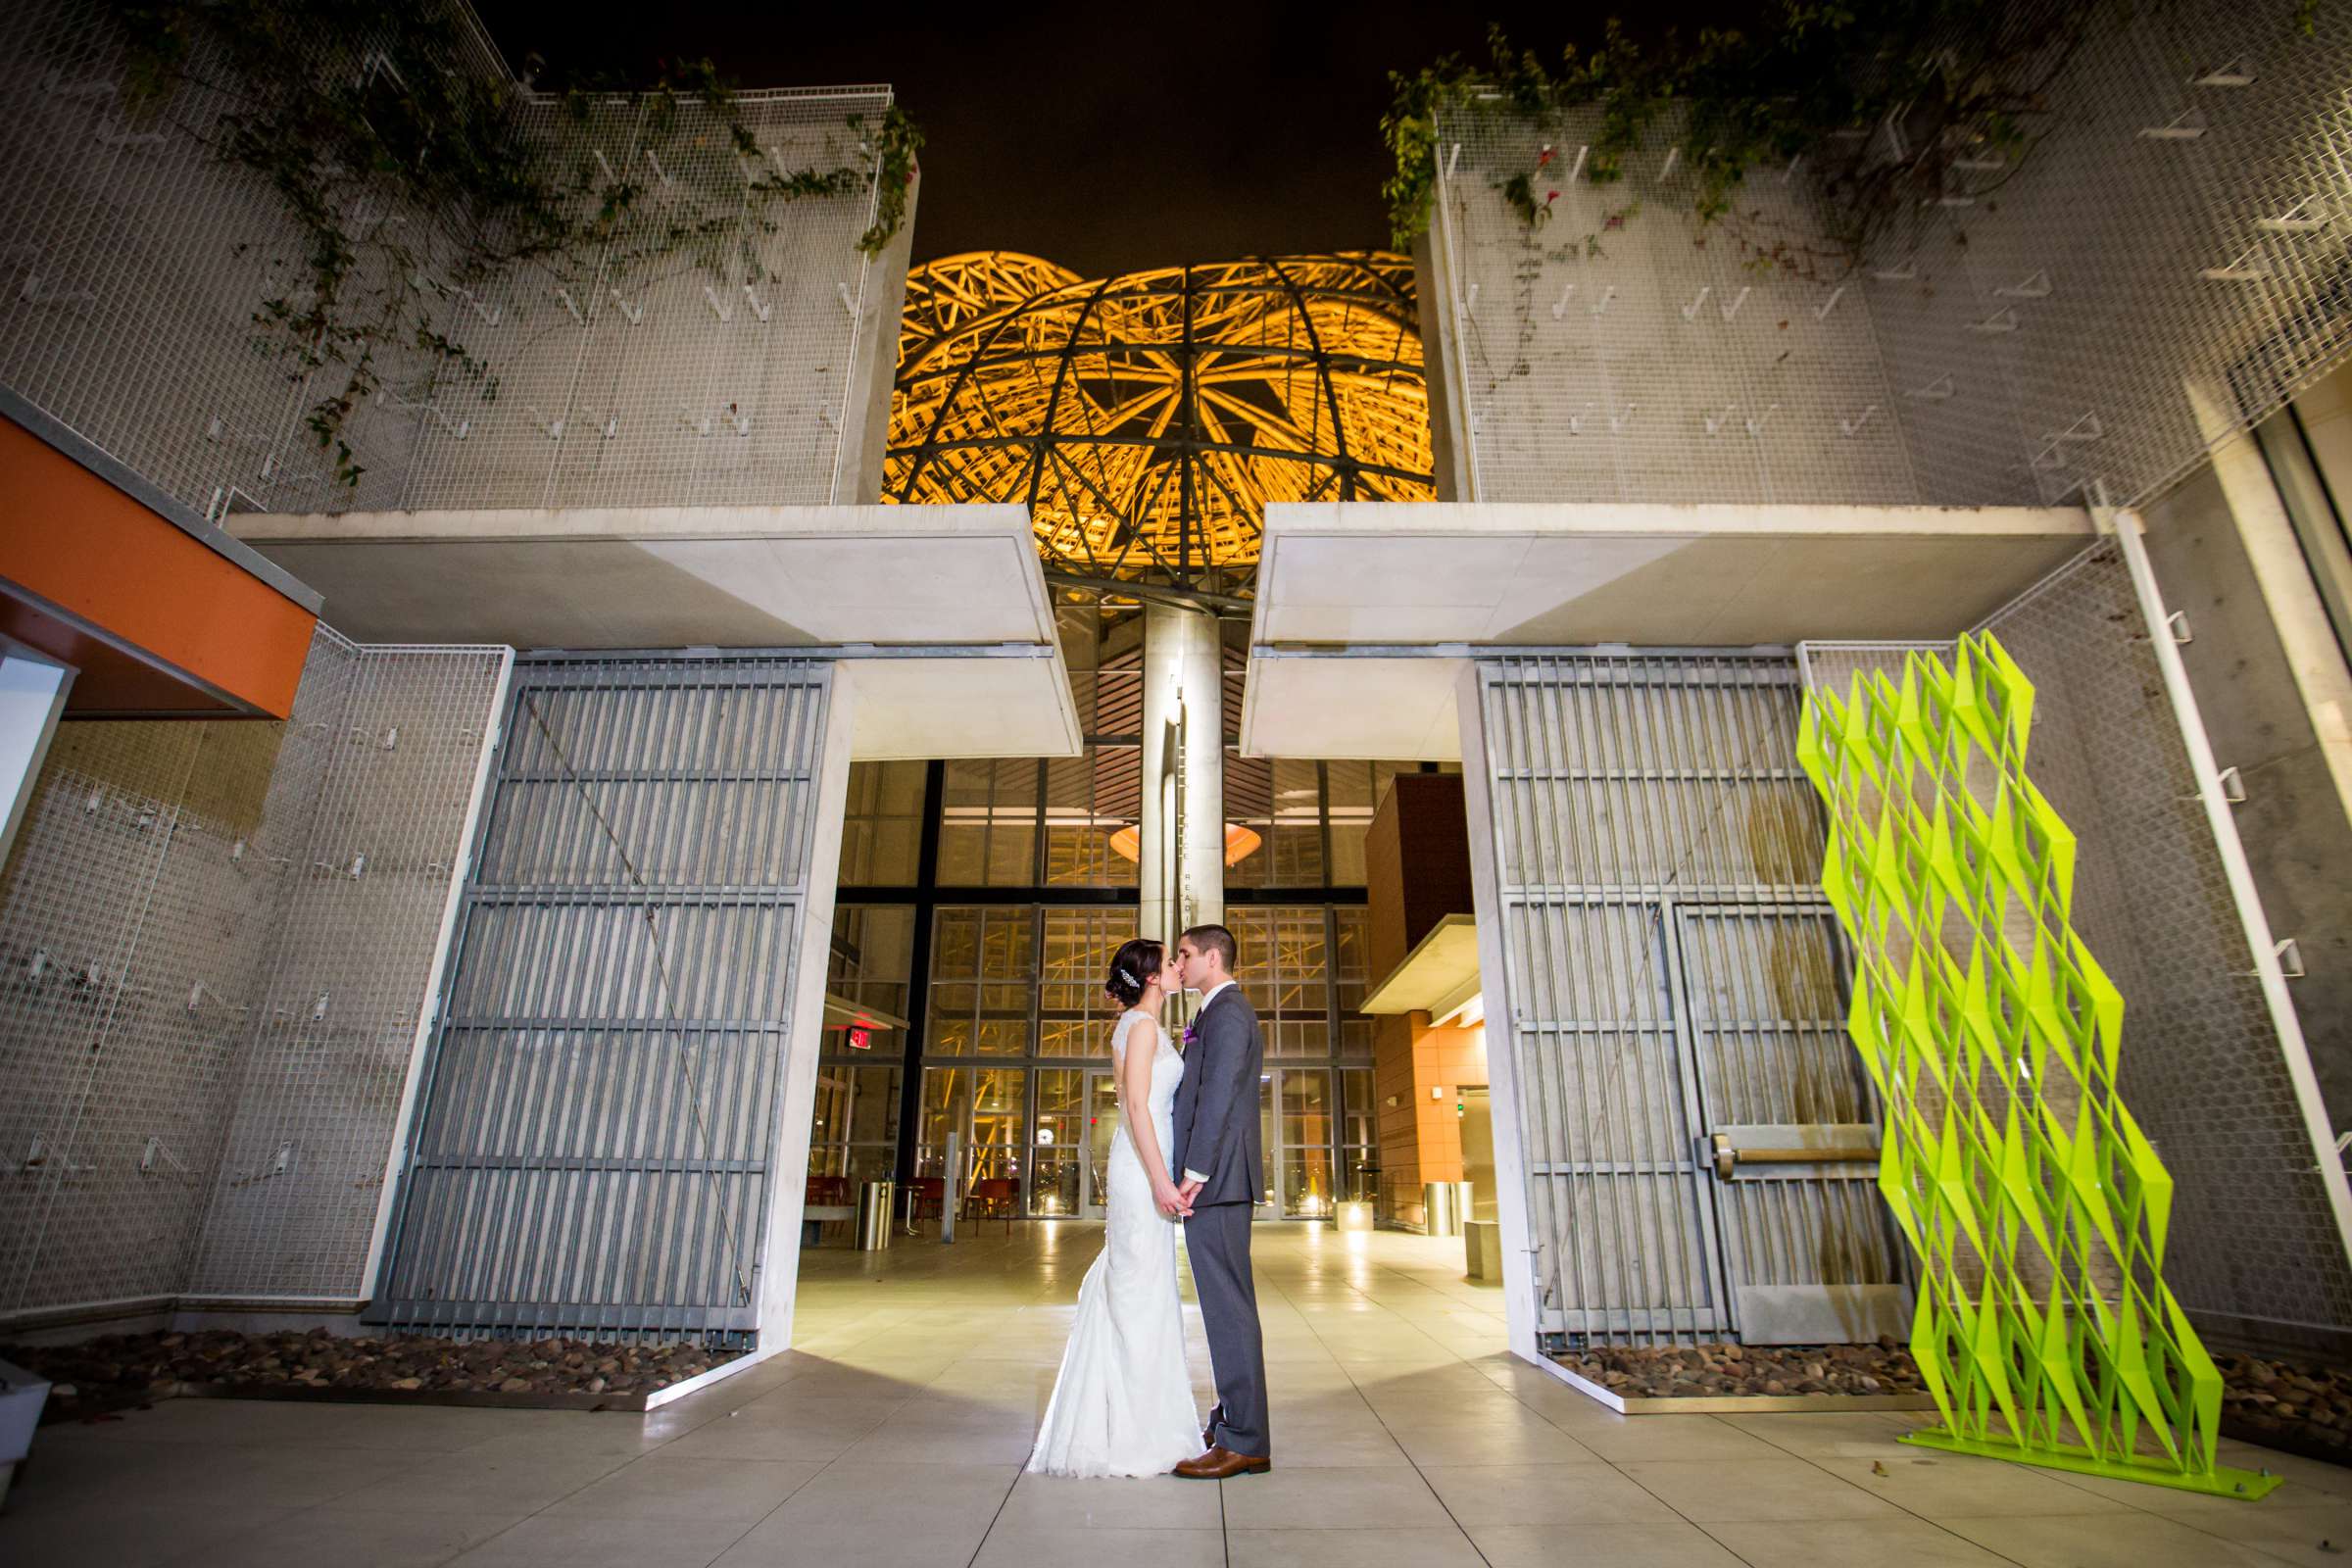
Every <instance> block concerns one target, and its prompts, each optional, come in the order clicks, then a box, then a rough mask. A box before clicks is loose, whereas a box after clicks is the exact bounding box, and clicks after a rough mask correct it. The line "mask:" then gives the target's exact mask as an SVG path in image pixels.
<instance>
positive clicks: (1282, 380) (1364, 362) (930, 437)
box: [882, 251, 1436, 597]
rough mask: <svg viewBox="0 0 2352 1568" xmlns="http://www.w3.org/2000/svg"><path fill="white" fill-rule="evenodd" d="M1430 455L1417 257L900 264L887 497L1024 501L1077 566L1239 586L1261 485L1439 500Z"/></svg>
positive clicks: (1074, 574) (1313, 497) (1093, 573)
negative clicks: (1111, 267) (1113, 265)
mask: <svg viewBox="0 0 2352 1568" xmlns="http://www.w3.org/2000/svg"><path fill="white" fill-rule="evenodd" d="M1431 467H1432V462H1431V454H1430V430H1429V399H1428V389H1427V385H1426V383H1425V381H1424V379H1423V375H1422V356H1421V340H1420V336H1419V331H1418V328H1417V325H1416V321H1415V311H1414V298H1413V270H1412V262H1411V260H1410V259H1409V258H1407V257H1403V256H1397V255H1393V254H1387V253H1381V252H1350V253H1343V254H1334V255H1328V256H1295V257H1254V258H1250V259H1249V260H1245V261H1238V262H1228V263H1222V264H1217V265H1213V266H1198V267H1171V268H1161V269H1158V270H1152V271H1145V272H1129V273H1124V274H1121V275H1118V276H1115V277H1109V278H1100V279H1093V280H1086V279H1081V278H1079V277H1077V276H1076V275H1075V274H1073V273H1071V272H1070V271H1068V270H1065V269H1062V268H1059V267H1056V266H1054V264H1053V263H1051V262H1048V261H1045V260H1042V259H1041V258H1038V257H1034V256H1024V255H1020V254H1018V253H1015V252H1008V251H989V252H980V253H975V254H971V255H964V256H953V257H948V258H945V259H943V260H941V261H936V262H932V263H929V264H927V265H925V266H924V267H921V268H918V269H916V270H913V271H912V272H910V273H909V274H908V275H907V306H906V311H905V313H904V318H903V322H902V328H901V337H900V348H899V377H898V386H897V390H896V391H895V393H894V394H893V397H892V401H891V421H890V444H889V451H888V455H887V457H886V459H885V463H884V468H883V473H884V478H883V496H882V499H883V500H885V501H890V502H915V503H968V502H984V501H994V502H1006V501H1013V502H1021V503H1023V504H1025V505H1027V506H1028V507H1029V508H1030V511H1031V515H1032V517H1033V519H1034V523H1035V526H1036V530H1037V541H1038V548H1039V551H1040V552H1041V554H1042V555H1043V556H1044V557H1045V560H1046V564H1047V565H1048V566H1049V568H1052V569H1054V570H1056V571H1057V572H1058V573H1060V574H1061V575H1064V576H1066V577H1069V578H1072V579H1076V580H1088V581H1095V582H1107V581H1109V580H1112V579H1116V580H1118V581H1120V582H1123V583H1135V584H1138V585H1139V586H1140V585H1146V584H1159V585H1163V586H1167V587H1173V588H1175V589H1177V590H1180V591H1194V592H1199V593H1201V594H1203V595H1207V596H1212V597H1213V596H1228V595H1234V594H1238V593H1240V592H1242V591H1245V590H1246V589H1247V588H1248V586H1249V584H1250V579H1251V577H1252V576H1253V574H1254V571H1255V567H1256V564H1257V555H1258V542H1259V536H1260V532H1261V528H1262V524H1263V521H1264V517H1265V508H1266V504H1267V503H1268V502H1276V501H1283V502H1294V501H1295V502H1312V501H1428V500H1434V499H1435V498H1436V486H1435V483H1434V481H1433V479H1432V477H1431Z"/></svg>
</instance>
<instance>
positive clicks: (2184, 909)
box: [1804, 543, 2352, 1342]
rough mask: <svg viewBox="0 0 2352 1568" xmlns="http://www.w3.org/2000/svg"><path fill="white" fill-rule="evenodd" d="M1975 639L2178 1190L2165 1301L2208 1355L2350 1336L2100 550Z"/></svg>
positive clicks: (2342, 1289)
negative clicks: (1997, 684)
mask: <svg viewBox="0 0 2352 1568" xmlns="http://www.w3.org/2000/svg"><path fill="white" fill-rule="evenodd" d="M1986 627H1987V629H1989V630H1990V631H1991V632H1992V633H1993V634H1994V635H1995V636H1997V637H1999V638H2000V639H2001V644H2002V646H2003V647H2005V648H2006V649H2008V651H2009V653H2010V655H2011V657H2013V658H2014V659H2015V660H2016V661H2017V662H2018V665H2019V666H2020V667H2021V668H2022V669H2024V670H2025V672H2026V674H2027V675H2028V676H2029V677H2030V678H2031V679H2032V680H2033V681H2034V690H2035V698H2034V739H2033V749H2032V753H2031V756H2030V758H2029V760H2028V768H2029V770H2030V771H2031V772H2032V774H2033V776H2034V783H2035V784H2036V785H2037V786H2038V787H2039V788H2040V789H2041V791H2042V792H2043V794H2045V795H2046V796H2047V797H2048V798H2049V800H2050V802H2051V804H2052V805H2054V806H2055V807H2056V808H2057V809H2058V810H2059V813H2060V814H2061V815H2062V816H2063V817H2064V818H2065V819H2066V821H2067V823H2068V825H2069V826H2070V827H2072V828H2073V829H2074V830H2075V833H2076V835H2077V837H2078V839H2079V840H2080V843H2081V855H2080V859H2079V861H2078V864H2077V869H2076V880H2075V905H2074V917H2075V921H2076V923H2077V925H2078V927H2079V928H2080V930H2081V931H2082V937H2083V940H2084V941H2085V942H2087V943H2088V944H2089V946H2090V948H2091V951H2092V952H2093V953H2094V954H2095V955H2096V956H2097V957H2098V959H2099V961H2100V963H2101V964H2102V965H2104V966H2105V967H2106V969H2107V971H2108V973H2109V975H2110V977H2111V978H2113V980H2114V981H2115V983H2116V986H2117V987H2118V989H2119V990H2121V991H2122V993H2123V996H2124V1008H2125V1010H2124V1051H2123V1056H2122V1065H2121V1082H2122V1087H2123V1091H2124V1097H2125V1100H2126V1102H2127V1103H2129V1104H2130V1105H2131V1111H2132V1114H2133V1115H2134V1116H2135V1117H2137V1118H2138V1119H2139V1122H2140V1125H2141V1127H2142V1128H2143V1130H2145V1132H2146V1133H2147V1135H2148V1138H2149V1140H2150V1142H2152V1143H2153V1144H2154V1145H2155V1146H2156V1149H2157V1152H2159V1153H2160V1154H2161V1155H2162V1156H2163V1158H2164V1162H2165V1164H2166V1166H2167V1167H2168V1168H2169V1169H2170V1170H2171V1172H2172V1174H2173V1177H2174V1180H2175V1182H2176V1184H2177V1185H2176V1190H2175V1194H2174V1201H2173V1222H2172V1231H2171V1241H2170V1245H2169V1247H2168V1249H2167V1251H2166V1254H2165V1277H2166V1280H2167V1282H2168V1283H2169V1284H2170V1285H2171V1286H2172V1288H2173V1292H2174V1294H2175V1295H2176V1296H2177V1297H2178V1298H2179V1299H2180V1303H2181V1304H2182V1305H2183V1306H2184V1307H2186V1308H2188V1309H2189V1310H2190V1311H2191V1312H2194V1313H2198V1314H2199V1315H2200V1318H2201V1321H2204V1322H2210V1323H2214V1324H2215V1325H2216V1327H2217V1328H2219V1329H2220V1330H2221V1331H2222V1332H2223V1333H2224V1334H2225V1335H2249V1334H2250V1335H2251V1336H2252V1337H2254V1338H2255V1339H2257V1340H2260V1339H2261V1338H2262V1337H2263V1332H2264V1330H2263V1325H2266V1324H2269V1325H2277V1326H2278V1331H2279V1337H2281V1338H2282V1339H2283V1340H2284V1341H2286V1342H2291V1341H2292V1339H2293V1337H2294V1336H2293V1331H2294V1330H2295V1329H2296V1328H2298V1327H2300V1326H2305V1325H2327V1324H2341V1323H2344V1322H2346V1321H2352V1268H2348V1267H2347V1265H2346V1263H2345V1259H2344V1251H2343V1247H2342V1245H2341V1243H2340V1242H2339V1240H2338V1239H2337V1235H2336V1231H2335V1226H2334V1221H2333V1218H2332V1215H2331V1213H2330V1210H2329V1207H2328V1203H2327V1193H2326V1191H2325V1189H2324V1188H2323V1187H2322V1186H2321V1182H2320V1178H2319V1175H2318V1173H2317V1172H2316V1171H2315V1170H2314V1169H2313V1168H2312V1166H2313V1155H2312V1151H2311V1147H2310V1140H2309V1137H2308V1135H2307V1133H2306V1131H2305V1128H2304V1124H2303V1120H2302V1116H2301V1114H2300V1111H2299V1109H2298V1106H2297V1104H2296V1101H2295V1095H2294V1089H2293V1086H2292V1084H2291V1083H2290V1081H2289V1080H2288V1077H2287V1073H2286V1068H2285V1065H2284V1063H2283V1062H2282V1060H2281V1059H2280V1056H2279V1048H2278V1033H2277V1031H2276V1030H2275V1028H2274V1027H2273V1026H2272V1023H2271V1019H2270V1014H2269V1012H2268V1010H2267V1008H2266V1007H2265V1005H2264V1002H2263V996H2262V992H2261V988H2260V985H2259V983H2258V982H2257V981H2256V980H2255V979H2254V977H2253V976H2252V974H2251V973H2250V972H2249V971H2250V969H2251V967H2252V959H2251V956H2250V955H2249V954H2248V953H2247V951H2246V940H2245V933H2244V929H2243V927H2242V926H2241V925H2240V923H2239V921H2238V917H2237V914H2236V911H2235V909H2234V907H2232V905H2231V903H2230V899H2229V887H2228V885H2227V883H2226V881H2225V879H2224V874H2223V870H2222V864H2221V859H2220V856H2219V854H2218V852H2217V851H2216V850H2215V848H2214V843H2213V835H2212V831H2211V829H2210V828H2209V827H2208V826H2207V824H2206V821H2205V818H2204V815H2203V811H2202V809H2201V808H2200V806H2199V804H2198V801H2197V799H2196V794H2195V781H2194V779H2193V778H2192V776H2191V774H2190V771H2189V765H2188V760H2187V757H2186V755H2185V752H2184V751H2183V749H2182V746H2181V742H2180V725H2179V721H2178V720H2177V719H2176V718H2175V716H2174V714H2173V711H2172V709H2171V707H2170V705H2169V704H2168V702H2167V701H2166V697H2165V692H2164V686H2163V680H2162V676H2161V673H2160V672H2159V670H2158V668H2157V666H2156V662H2155V657H2154V655H2153V654H2152V653H2151V652H2150V650H2149V645H2148V641H2147V628H2146V625H2145V623H2144V621H2143V619H2142V617H2141V614H2140V611H2139V608H2138V604H2137V601H2136V600H2135V599H2134V597H2133V595H2132V591H2131V581H2130V577H2129V573H2128V571H2127V569H2126V567H2125V565H2124V563H2123V561H2122V559H2121V558H2120V556H2119V555H2118V553H2117V549H2116V546H2115V545H2113V544H2112V543H2108V544H2101V545H2098V546H2095V547H2093V548H2092V549H2091V550H2089V551H2088V552H2086V553H2085V554H2084V555H2083V556H2082V557H2081V558H2079V559H2078V560H2077V561H2075V562H2074V563H2073V564H2070V565H2068V566H2067V567H2066V568H2064V569H2063V570H2061V571H2059V572H2058V573H2056V574H2054V575H2053V576H2052V577H2050V578H2049V579H2048V580H2046V581H2045V582H2043V583H2042V584H2041V585H2040V586H2039V587H2037V588H2035V589H2034V591H2033V592H2031V593H2029V594H2026V595H2025V596H2023V597H2021V598H2020V599H2019V600H2018V601H2016V602H2015V603H2014V604H2012V605H2010V606H2008V607H2007V608H2005V609H2004V610H2002V611H2001V612H2000V613H1998V614H1996V615H1994V616H1993V617H1992V618H1991V619H1990V620H1989V621H1987V622H1986ZM1934 646H1937V647H1948V645H1934ZM1804 662H1805V667H1806V671H1807V678H1808V679H1809V680H1810V681H1812V682H1813V683H1815V684H1834V685H1835V686H1836V688H1837V689H1838V691H1839V692H1840V693H1842V692H1843V690H1844V689H1845V687H1846V686H1847V685H1848V684H1849V683H1850V682H1851V680H1852V677H1853V674H1854V673H1855V671H1856V670H1857V669H1858V668H1862V667H1879V668H1887V669H1890V670H1892V671H1895V672H1897V673H1898V674H1899V667H1900V662H1901V649H1900V648H1898V647H1895V646H1892V645H1879V646H1871V645H1856V644H1835V643H1832V644H1814V645H1808V646H1807V647H1806V649H1805V650H1804Z"/></svg>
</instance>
